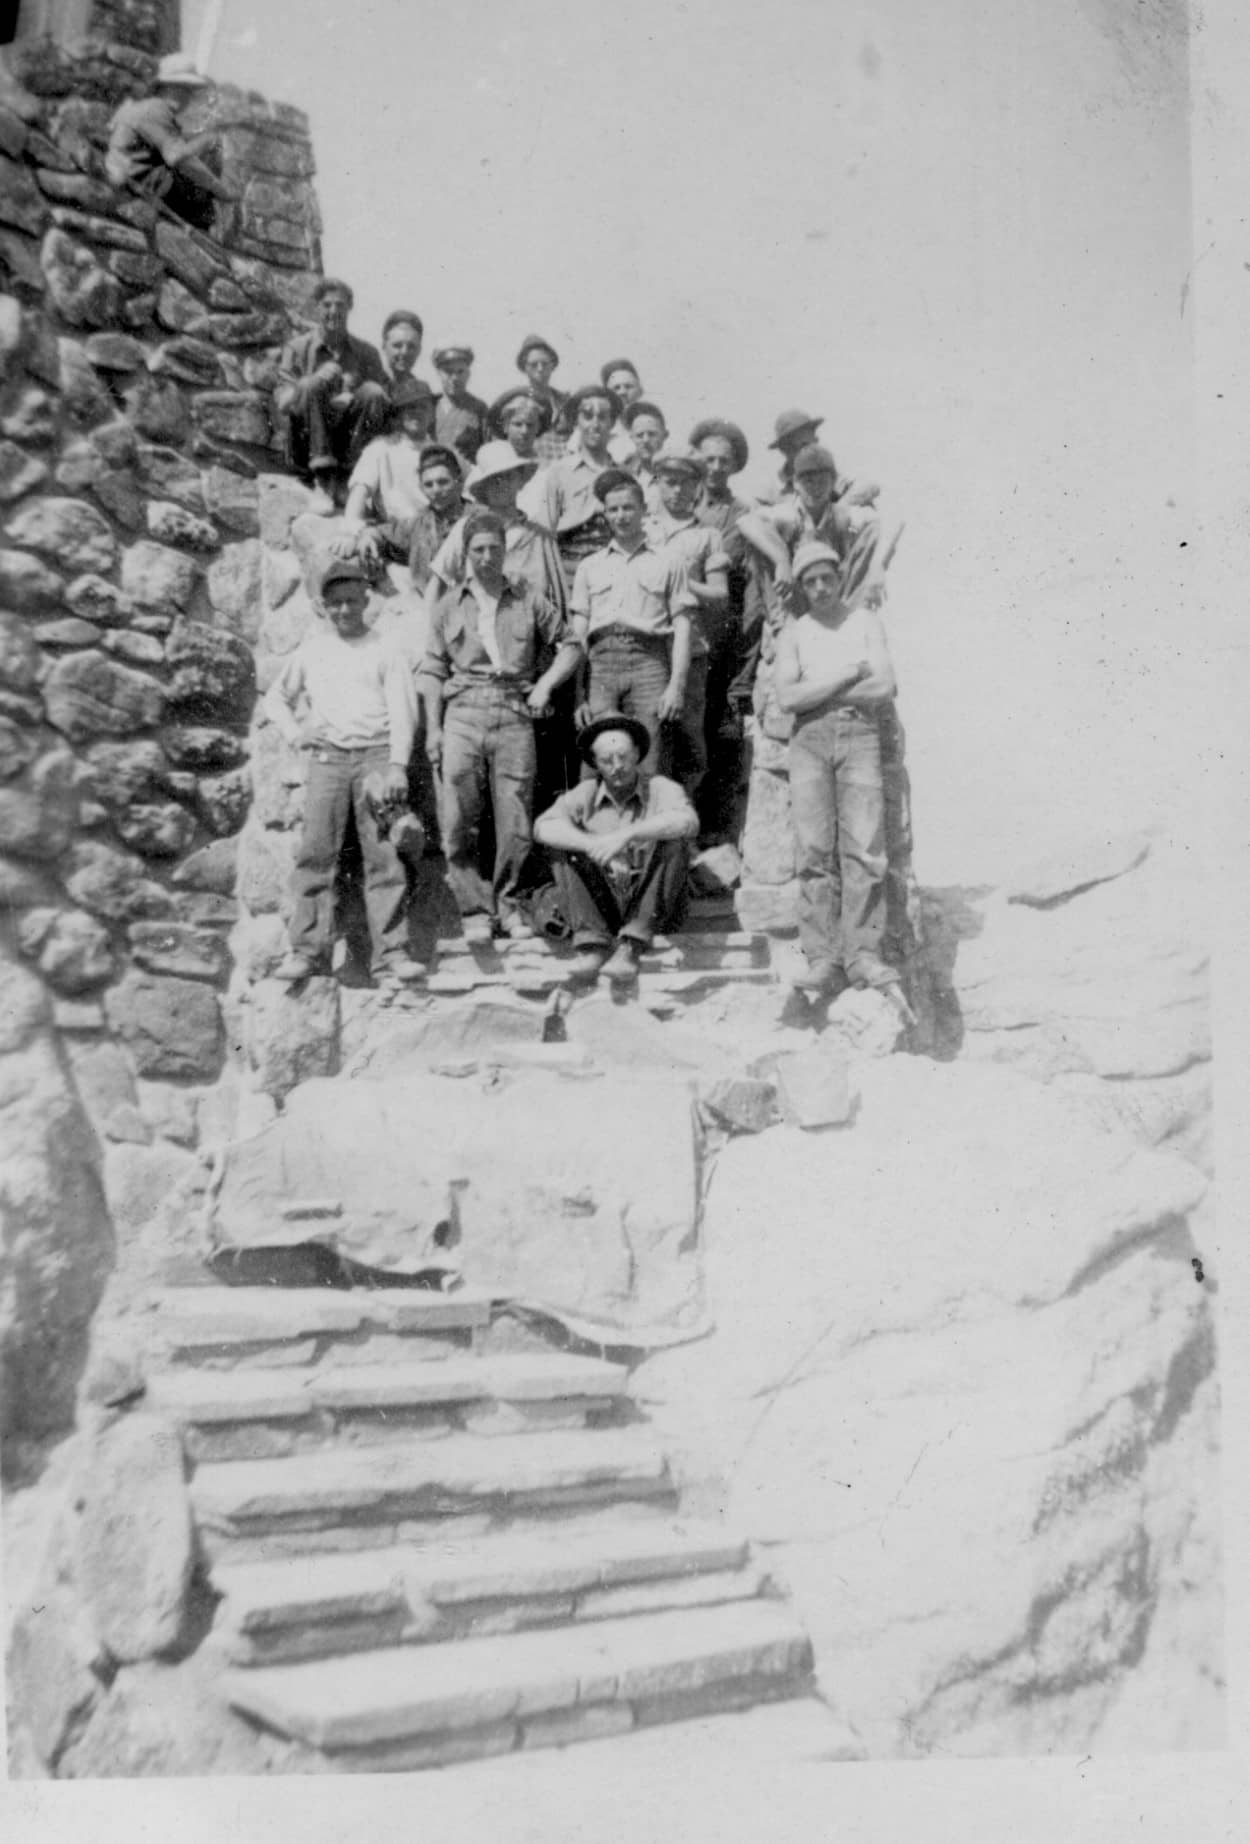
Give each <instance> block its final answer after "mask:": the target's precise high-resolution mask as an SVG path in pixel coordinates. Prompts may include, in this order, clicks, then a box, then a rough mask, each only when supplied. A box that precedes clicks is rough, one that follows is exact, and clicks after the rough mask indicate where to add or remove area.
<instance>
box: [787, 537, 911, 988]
mask: <svg viewBox="0 0 1250 1844" xmlns="http://www.w3.org/2000/svg"><path fill="white" fill-rule="evenodd" d="M794 573H795V577H796V579H797V581H798V583H799V585H800V587H801V589H802V591H803V595H804V597H805V598H806V602H807V612H806V614H803V615H800V616H799V617H798V619H797V620H795V621H791V622H789V623H788V624H787V625H786V627H785V628H784V629H783V630H782V633H781V637H780V640H779V641H778V644H777V660H776V666H775V669H774V682H775V686H776V692H777V702H778V704H779V705H780V706H781V709H782V710H783V711H790V712H792V713H793V716H794V733H793V735H792V736H791V739H790V804H791V813H792V817H793V821H794V830H795V835H796V838H797V841H798V871H799V901H798V919H799V942H800V945H801V947H802V949H803V953H804V955H805V956H806V959H807V971H806V973H805V974H804V975H803V977H802V978H801V979H800V980H799V981H798V982H797V984H798V985H800V986H803V987H806V988H807V989H809V990H810V991H813V992H817V993H821V994H826V995H834V994H836V993H838V992H840V991H841V990H842V989H843V988H844V987H845V986H847V985H848V984H850V985H854V986H878V987H889V986H896V985H897V983H898V975H897V973H895V971H894V969H893V968H892V967H890V966H889V965H887V963H886V961H885V960H884V959H883V957H882V952H881V947H882V941H883V938H884V936H885V925H886V902H885V879H886V842H885V788H884V781H883V777H882V770H881V742H880V733H879V728H878V722H877V714H878V711H879V709H880V707H881V706H882V705H883V704H887V703H889V702H890V701H891V700H892V699H893V698H894V696H895V692H896V690H897V686H896V682H895V678H894V667H893V665H892V663H891V660H890V649H889V646H888V645H887V642H886V637H885V629H884V627H883V626H882V623H881V617H880V616H879V615H877V614H876V613H874V612H873V611H872V610H871V609H869V608H866V607H864V606H863V605H862V599H861V598H859V597H856V596H855V595H854V594H853V593H852V592H851V591H849V590H848V589H847V588H846V586H845V581H844V565H843V560H842V559H841V557H839V555H838V553H837V552H836V551H835V550H834V549H833V547H832V546H831V545H828V544H824V543H821V542H819V541H816V542H810V543H807V544H804V545H801V546H800V547H799V550H798V552H797V554H796V556H795V559H794Z"/></svg>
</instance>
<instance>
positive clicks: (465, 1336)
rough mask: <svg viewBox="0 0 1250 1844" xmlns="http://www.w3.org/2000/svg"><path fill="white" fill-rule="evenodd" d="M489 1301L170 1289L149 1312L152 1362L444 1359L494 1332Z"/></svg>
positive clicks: (322, 1290) (321, 1291) (381, 1292)
mask: <svg viewBox="0 0 1250 1844" xmlns="http://www.w3.org/2000/svg"><path fill="white" fill-rule="evenodd" d="M490 1304H491V1303H490V1296H489V1295H488V1294H485V1293H482V1292H480V1291H479V1290H478V1289H476V1288H471V1287H460V1288H456V1289H455V1290H453V1291H452V1292H450V1293H436V1292H434V1291H432V1290H427V1289H425V1288H419V1287H379V1288H369V1287H353V1288H331V1287H222V1286H211V1287H191V1286H188V1287H166V1288H163V1289H161V1290H160V1291H159V1292H157V1293H156V1294H154V1295H153V1296H152V1298H151V1301H150V1305H151V1309H152V1323H151V1328H150V1336H151V1341H152V1348H153V1351H154V1354H155V1355H156V1357H157V1358H158V1359H164V1360H165V1361H167V1362H169V1363H173V1364H196V1365H206V1366H210V1367H213V1366H222V1365H231V1364H239V1363H246V1364H249V1365H259V1366H274V1365H287V1364H311V1363H313V1362H314V1361H315V1360H316V1359H318V1358H320V1357H322V1356H324V1355H326V1354H327V1353H330V1354H332V1355H333V1356H334V1357H335V1359H336V1360H344V1359H345V1358H346V1356H347V1353H348V1352H349V1351H352V1350H355V1351H357V1352H358V1353H359V1355H360V1356H361V1357H362V1358H364V1359H365V1360H366V1361H376V1360H377V1359H378V1358H380V1357H383V1356H390V1355H398V1354H399V1353H400V1352H401V1351H402V1352H403V1354H404V1356H405V1357H407V1356H411V1357H413V1358H419V1357H422V1356H424V1355H426V1354H428V1355H430V1356H433V1357H439V1358H442V1357H446V1356H447V1355H448V1354H449V1353H450V1352H452V1351H454V1350H457V1349H463V1348H464V1347H465V1346H466V1345H467V1344H468V1343H469V1342H470V1341H471V1340H472V1337H473V1335H474V1333H476V1332H478V1331H481V1330H483V1329H484V1328H485V1327H486V1326H488V1325H489V1324H490Z"/></svg>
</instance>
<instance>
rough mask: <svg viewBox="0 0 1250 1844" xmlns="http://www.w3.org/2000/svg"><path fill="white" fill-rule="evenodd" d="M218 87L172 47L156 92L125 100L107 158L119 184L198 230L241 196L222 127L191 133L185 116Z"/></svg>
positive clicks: (211, 223)
mask: <svg viewBox="0 0 1250 1844" xmlns="http://www.w3.org/2000/svg"><path fill="white" fill-rule="evenodd" d="M14 10H15V11H16V9H14ZM212 87H213V85H212V84H211V82H210V81H209V79H208V78H207V77H205V76H203V75H201V73H200V72H199V71H198V70H197V69H196V68H195V60H194V59H193V58H192V57H190V56H189V55H188V54H187V53H186V52H185V51H171V52H170V53H169V55H168V56H167V57H163V58H162V59H161V61H160V64H159V65H158V66H157V72H156V86H155V88H154V90H153V92H152V94H151V95H150V96H144V97H139V98H132V99H131V100H130V101H129V102H124V103H123V104H122V106H121V108H120V109H118V110H117V112H116V114H115V115H114V116H113V119H112V121H111V122H110V123H109V145H108V154H107V155H106V157H105V172H106V173H107V174H108V177H109V180H110V182H111V183H112V184H113V185H115V186H133V187H134V189H135V190H136V191H137V192H143V193H146V194H147V196H148V197H149V198H155V199H159V200H160V202H161V204H162V205H164V207H165V209H166V210H167V211H172V212H173V213H174V214H175V216H177V217H179V218H182V219H183V221H184V222H185V223H187V224H191V225H193V226H194V227H195V229H196V230H201V231H209V232H211V231H213V230H214V229H215V228H217V220H218V210H217V207H218V204H219V202H220V203H221V204H229V203H230V202H232V201H233V200H234V199H235V198H236V197H237V194H236V193H235V192H234V191H232V189H231V188H230V187H229V186H227V185H224V184H223V183H222V178H221V152H220V137H219V135H218V133H217V130H216V129H213V128H209V129H206V130H205V131H204V132H203V133H202V134H190V135H189V134H186V133H184V131H183V125H182V118H183V116H184V115H185V114H186V113H187V111H188V107H189V105H190V103H191V102H192V100H193V99H194V98H195V97H196V96H197V95H198V94H200V93H202V92H203V91H204V90H210V89H212Z"/></svg>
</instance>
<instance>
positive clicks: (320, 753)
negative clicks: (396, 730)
mask: <svg viewBox="0 0 1250 1844" xmlns="http://www.w3.org/2000/svg"><path fill="white" fill-rule="evenodd" d="M379 749H385V750H388V751H389V749H390V743H389V742H388V741H387V739H386V737H384V736H383V737H380V738H379V739H378V741H377V742H376V743H356V744H353V746H352V747H351V748H347V747H345V745H344V744H342V743H318V744H317V747H316V748H315V749H314V750H313V752H312V753H313V754H314V755H315V756H316V758H317V760H318V762H328V761H329V760H330V758H331V756H372V755H376V754H377V752H378V750H379Z"/></svg>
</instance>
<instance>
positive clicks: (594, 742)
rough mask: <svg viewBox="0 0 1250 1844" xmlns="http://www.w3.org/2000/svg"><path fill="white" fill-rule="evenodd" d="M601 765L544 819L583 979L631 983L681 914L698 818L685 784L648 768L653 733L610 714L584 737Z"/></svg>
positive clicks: (586, 756) (537, 829)
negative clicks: (641, 963)
mask: <svg viewBox="0 0 1250 1844" xmlns="http://www.w3.org/2000/svg"><path fill="white" fill-rule="evenodd" d="M577 746H578V748H579V750H580V751H581V754H582V758H583V760H584V761H585V762H587V763H588V764H589V766H590V767H591V769H592V770H593V771H594V776H593V779H590V780H586V781H581V782H579V783H578V785H577V786H576V787H575V788H573V789H571V790H570V792H569V793H567V794H562V795H561V796H560V798H559V799H558V800H557V801H556V802H555V804H554V805H553V806H551V807H548V809H547V811H546V812H545V813H544V814H542V815H540V817H539V818H538V819H537V820H536V821H535V823H534V837H535V839H537V841H538V842H539V844H540V845H545V846H546V847H547V849H548V850H549V851H550V853H551V858H552V865H553V869H554V872H555V878H556V885H557V887H558V889H559V891H560V897H561V903H562V906H563V909H564V913H565V915H566V916H567V918H568V920H569V923H570V925H571V927H572V930H573V943H574V946H575V947H576V948H577V949H578V954H577V958H576V960H575V961H574V962H573V966H572V978H573V980H574V981H575V982H578V983H582V984H590V983H591V982H593V981H594V980H596V979H597V978H598V976H599V974H600V973H601V972H602V973H606V974H607V976H608V979H609V980H610V981H611V983H612V984H613V986H630V985H632V984H633V983H634V981H635V980H636V979H637V978H638V962H639V960H640V959H641V957H642V955H643V954H644V953H645V951H646V949H647V948H649V947H650V945H651V938H652V936H653V935H655V934H656V933H657V932H660V931H664V930H667V929H670V928H675V927H676V926H677V925H678V923H679V922H680V920H681V912H682V905H683V901H684V897H685V890H686V871H687V867H688V865H689V860H690V845H691V841H692V840H693V839H694V838H695V836H696V835H697V833H698V830H699V820H698V815H697V814H696V813H695V810H694V808H693V807H692V806H691V804H690V802H689V800H688V799H687V798H686V795H685V793H684V791H683V790H682V789H681V788H680V787H679V786H678V784H677V783H676V782H675V781H669V780H667V779H666V778H665V777H664V776H663V775H649V774H647V773H645V772H644V770H643V767H642V762H643V758H644V757H645V756H646V755H647V754H648V752H649V750H650V747H651V732H650V731H649V730H648V729H647V726H646V724H644V723H641V722H639V720H638V719H637V718H634V717H622V716H621V714H620V712H619V711H610V712H608V713H606V714H605V715H604V716H602V717H597V718H596V719H595V720H594V722H593V723H590V724H587V726H586V728H585V729H584V730H583V731H582V733H581V735H580V736H579V737H578V739H577Z"/></svg>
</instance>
